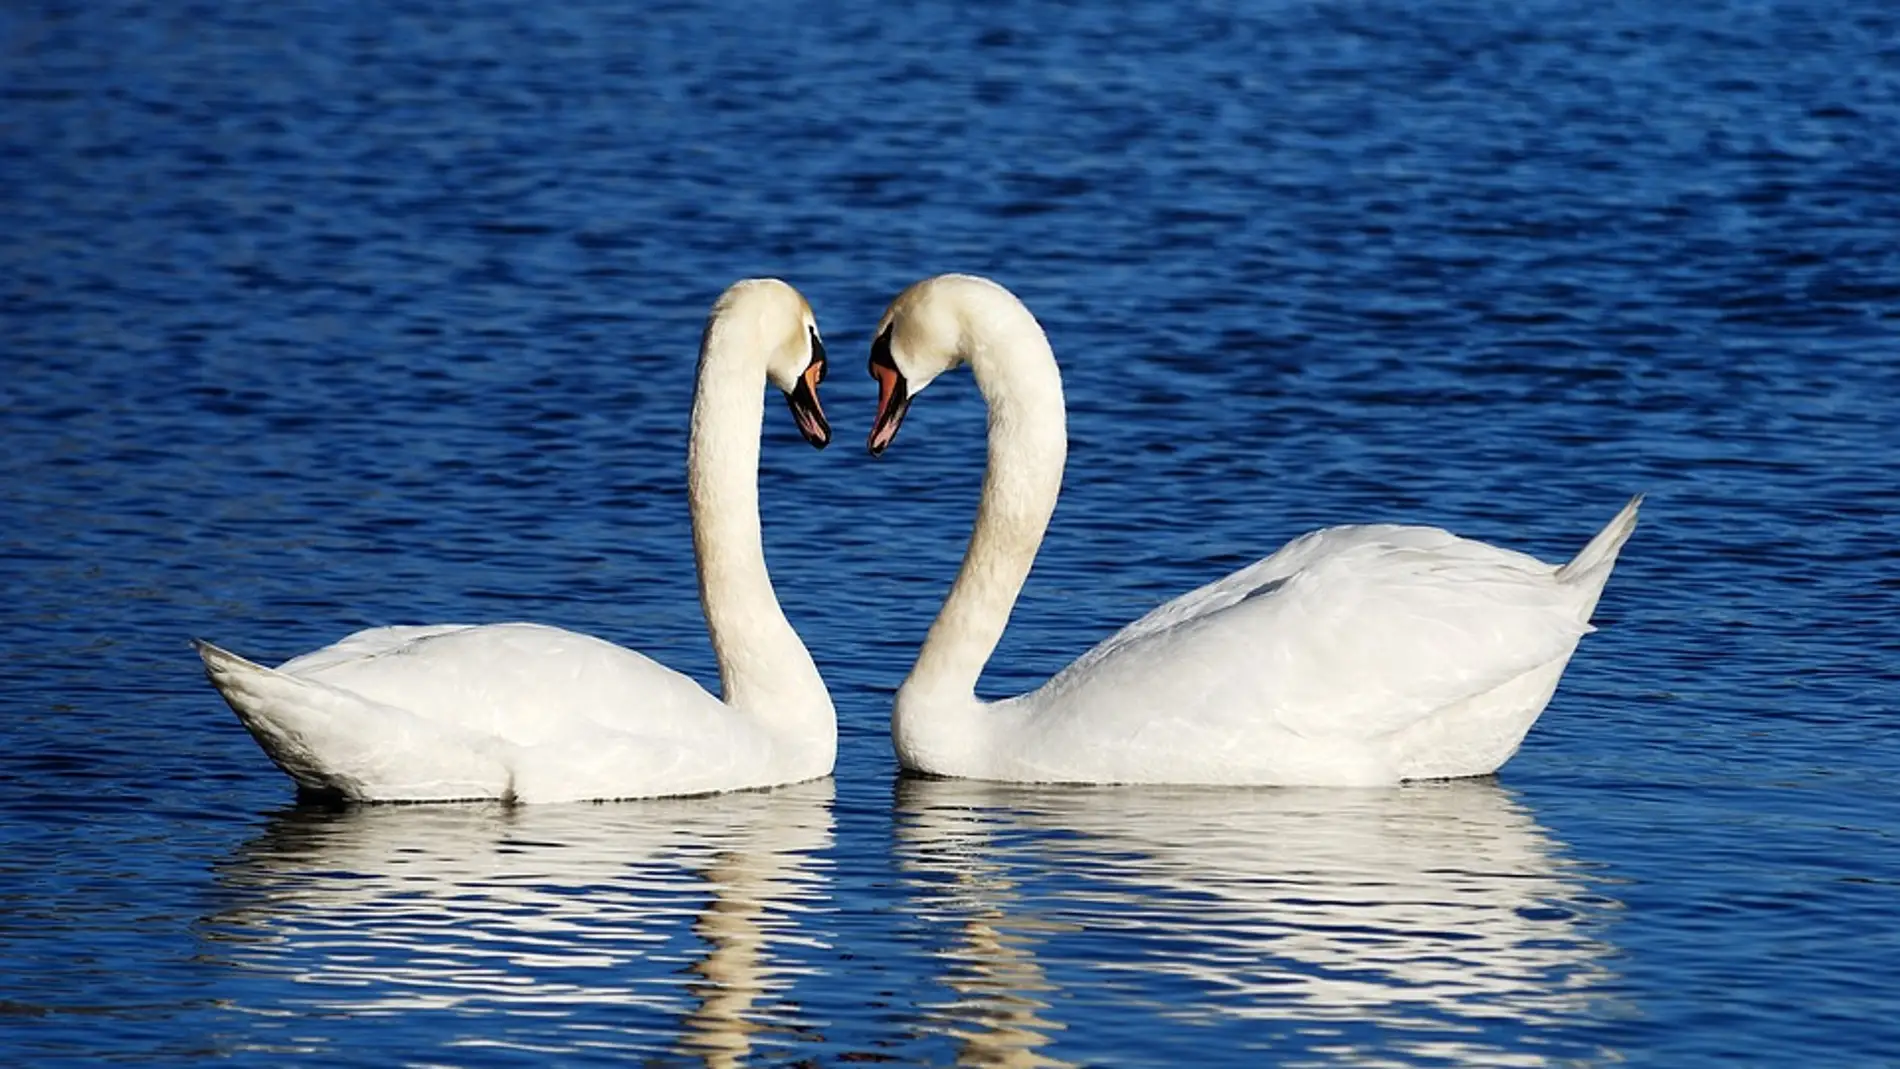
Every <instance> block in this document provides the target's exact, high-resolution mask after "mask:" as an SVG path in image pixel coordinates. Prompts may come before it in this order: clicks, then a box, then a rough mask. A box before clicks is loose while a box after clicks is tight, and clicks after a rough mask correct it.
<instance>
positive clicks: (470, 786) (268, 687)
mask: <svg viewBox="0 0 1900 1069" xmlns="http://www.w3.org/2000/svg"><path fill="white" fill-rule="evenodd" d="M192 646H193V647H194V648H195V649H196V650H197V651H198V656H199V657H200V658H201V659H203V661H204V667H205V676H206V677H207V678H208V679H210V680H211V685H212V686H213V687H216V688H217V690H218V693H219V694H220V695H222V696H223V697H224V701H225V704H227V705H229V706H230V707H231V711H232V712H234V713H236V714H237V718H238V721H239V722H240V723H242V724H243V725H244V728H245V730H246V731H249V732H250V733H251V738H253V739H255V740H257V745H258V746H259V747H260V748H261V749H262V750H263V751H264V753H265V755H266V756H268V757H269V758H270V759H271V761H272V762H273V763H274V764H276V765H277V767H278V768H281V769H283V770H284V773H285V774H286V775H288V776H289V777H290V778H291V779H293V780H295V781H297V785H298V786H299V787H302V788H304V789H305V790H308V791H314V792H316V793H319V794H326V795H334V796H341V797H343V798H346V799H349V800H351V801H359V802H369V801H437V800H451V799H458V798H494V797H503V798H506V797H510V796H511V794H512V788H511V778H512V777H511V775H510V773H509V772H508V770H507V769H506V768H505V767H503V766H502V764H501V763H500V762H499V761H497V760H496V758H495V757H494V756H493V755H491V754H487V753H483V752H480V751H479V749H477V748H476V747H473V746H470V745H467V740H460V739H451V738H448V737H445V736H444V735H443V734H442V733H441V731H440V730H439V728H437V727H434V726H431V725H427V724H424V723H423V722H421V721H420V720H419V719H418V718H417V717H416V716H414V715H413V714H411V713H408V712H405V711H404V710H401V709H398V708H395V707H394V706H389V705H385V704H383V703H381V702H377V701H372V700H370V699H369V698H366V697H364V696H362V695H359V694H355V693H353V692H351V691H348V690H344V689H343V688H341V687H335V686H331V685H330V684H328V683H324V682H322V681H320V680H315V679H306V678H303V677H301V676H297V675H293V674H291V673H289V672H284V671H281V670H279V669H276V668H266V667H265V666H263V665H261V664H258V663H256V662H254V661H250V660H247V659H245V658H243V657H240V656H238V655H237V654H235V653H232V652H231V651H229V650H226V649H223V648H220V647H218V646H214V645H212V644H211V643H209V642H205V641H203V640H198V639H194V640H193V641H192ZM405 754H406V755H408V759H407V760H406V761H392V756H396V757H399V756H401V755H405ZM417 754H427V755H428V758H427V759H426V760H423V761H421V762H420V763H418V762H417V760H416V759H415V755H417Z"/></svg>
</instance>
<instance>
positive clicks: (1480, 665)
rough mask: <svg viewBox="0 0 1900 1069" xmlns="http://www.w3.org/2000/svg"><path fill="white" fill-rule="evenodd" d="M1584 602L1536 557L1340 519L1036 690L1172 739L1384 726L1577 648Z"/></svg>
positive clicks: (1076, 721)
mask: <svg viewBox="0 0 1900 1069" xmlns="http://www.w3.org/2000/svg"><path fill="white" fill-rule="evenodd" d="M1579 609H1580V606H1579V603H1578V599H1577V596H1576V594H1575V592H1574V591H1572V590H1570V589H1569V588H1566V587H1564V586H1563V585H1561V584H1559V583H1558V582H1557V580H1556V578H1555V569H1554V568H1552V567H1551V566H1550V565H1547V564H1544V563H1542V562H1540V561H1538V560H1536V559H1535V558H1533V557H1528V556H1525V555H1523V554H1520V553H1513V552H1510V551H1507V550H1501V549H1498V548H1496V547H1494V546H1488V545H1485V544H1483V543H1479V542H1472V541H1468V540H1465V539H1461V538H1458V537H1456V536H1454V535H1452V534H1450V533H1449V532H1446V531H1442V530H1438V529H1435V528H1422V527H1393V526H1376V527H1335V528H1329V529H1326V530H1322V531H1316V532H1313V533H1312V534H1309V535H1306V536H1304V537H1302V538H1299V539H1297V540H1295V541H1293V542H1291V543H1289V544H1288V545H1287V546H1286V547H1285V548H1283V549H1281V550H1280V551H1279V552H1277V553H1275V554H1274V555H1273V556H1271V557H1268V558H1266V559H1265V560H1262V561H1260V562H1258V563H1256V564H1253V565H1250V566H1249V567H1247V568H1243V569H1241V570H1240V571H1237V572H1235V573H1233V574H1232V575H1229V576H1228V577H1226V578H1224V579H1221V580H1219V581H1217V582H1215V583H1212V584H1209V585H1208V586H1205V587H1202V588H1201V589H1199V590H1196V591H1193V592H1192V593H1189V594H1187V595H1184V596H1182V597H1180V598H1177V599H1175V600H1174V601H1171V602H1169V603H1167V604H1165V605H1163V606H1161V607H1159V608H1157V609H1155V610H1154V611H1153V612H1150V613H1149V614H1147V615H1146V616H1144V617H1142V618H1141V619H1139V620H1137V621H1135V622H1134V623H1132V624H1130V625H1129V626H1128V627H1126V628H1124V629H1122V631H1120V632H1119V633H1117V634H1115V635H1114V636H1112V637H1110V638H1109V639H1108V640H1106V641H1104V642H1103V643H1102V644H1101V645H1099V646H1097V647H1096V648H1095V649H1093V650H1091V651H1089V652H1088V653H1087V654H1085V655H1083V657H1081V658H1080V659H1079V660H1077V661H1076V662H1075V664H1073V665H1071V666H1070V667H1069V668H1068V669H1065V670H1064V671H1063V672H1062V673H1061V674H1060V675H1058V676H1056V677H1055V678H1054V679H1052V680H1050V681H1049V683H1048V684H1047V685H1046V686H1045V687H1044V688H1043V689H1042V690H1041V691H1038V692H1037V693H1036V694H1034V695H1031V696H1027V697H1026V699H1025V701H1026V702H1027V703H1030V704H1033V705H1039V706H1041V709H1040V711H1039V712H1038V713H1037V714H1036V715H1037V717H1038V718H1039V719H1040V718H1043V717H1048V718H1049V724H1048V725H1047V727H1046V728H1045V729H1044V730H1052V731H1061V730H1062V728H1060V727H1058V725H1060V724H1064V722H1067V725H1069V726H1070V727H1071V728H1072V730H1073V732H1074V733H1075V734H1078V735H1088V736H1092V737H1094V738H1095V739H1096V740H1097V741H1098V742H1100V741H1105V740H1104V739H1103V736H1104V734H1106V735H1108V736H1117V737H1121V738H1122V739H1123V741H1126V739H1127V738H1128V737H1129V736H1131V735H1135V734H1139V735H1141V736H1143V737H1144V744H1145V745H1152V746H1157V747H1160V748H1162V749H1163V750H1168V749H1172V748H1173V744H1171V743H1170V741H1169V740H1170V739H1172V738H1178V739H1181V740H1182V742H1181V743H1180V745H1181V746H1188V745H1205V741H1204V740H1205V739H1206V738H1207V737H1209V735H1210V733H1213V734H1220V735H1222V737H1225V738H1228V739H1230V740H1231V739H1234V738H1242V739H1244V738H1246V737H1247V735H1248V729H1249V728H1252V729H1254V730H1257V731H1261V732H1265V731H1269V730H1278V731H1281V732H1286V733H1291V734H1293V735H1297V736H1301V737H1306V738H1325V737H1336V738H1341V739H1370V738H1376V737H1379V736H1383V735H1387V734H1390V733H1392V732H1395V731H1398V730H1400V729H1402V728H1404V727H1406V726H1407V725H1409V724H1411V723H1413V722H1415V721H1416V720H1418V719H1420V718H1422V717H1424V716H1427V715H1429V714H1430V713H1432V712H1433V711H1435V710H1437V709H1441V708H1444V707H1445V706H1448V705H1450V704H1452V703H1455V702H1457V701H1460V700H1462V699H1464V698H1467V697H1471V696H1473V695H1476V694H1480V693H1483V692H1485V691H1487V690H1490V689H1492V688H1494V687H1496V686H1498V685H1500V684H1502V683H1504V682H1506V681H1508V680H1510V679H1513V678H1516V677H1517V676H1520V675H1522V674H1523V673H1525V672H1527V671H1529V670H1531V669H1532V668H1535V667H1537V666H1539V665H1542V664H1545V663H1548V662H1550V661H1551V660H1553V659H1557V658H1560V657H1563V656H1566V655H1567V654H1568V652H1569V651H1570V649H1571V648H1572V647H1574V645H1575V644H1576V641H1577V639H1578V637H1579V636H1580V635H1582V634H1583V633H1584V632H1586V631H1587V630H1589V628H1588V625H1587V624H1585V623H1584V622H1583V621H1582V619H1581V614H1580V611H1579ZM1111 725H1113V726H1111ZM1236 732H1238V735H1237V734H1236ZM1190 740H1197V741H1193V742H1190ZM1157 756H1158V755H1157Z"/></svg>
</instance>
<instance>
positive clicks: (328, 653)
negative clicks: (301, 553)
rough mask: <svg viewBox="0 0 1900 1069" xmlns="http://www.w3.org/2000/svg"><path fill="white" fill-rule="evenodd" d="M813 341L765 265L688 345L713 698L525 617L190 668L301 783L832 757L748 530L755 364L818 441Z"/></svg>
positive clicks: (613, 772)
mask: <svg viewBox="0 0 1900 1069" xmlns="http://www.w3.org/2000/svg"><path fill="white" fill-rule="evenodd" d="M823 374H824V349H823V346H822V344H821V343H820V342H819V340H818V333H817V327H816V324H815V323H814V321H813V320H812V316H811V310H810V307H809V306H808V305H807V304H806V303H805V300H804V298H803V297H801V296H800V295H799V294H798V293H797V291H796V290H793V289H792V288H791V287H790V286H787V285H785V284H784V283H782V282H778V281H776V280H748V281H745V282H740V283H737V284H735V285H734V286H733V287H732V288H730V289H728V290H727V291H726V293H725V294H724V295H723V296H722V297H721V298H720V300H719V302H718V303H717V304H716V305H714V308H713V312H712V315H711V317H710V318H709V319H708V322H707V327H706V333H705V337H704V339H703V341H702V343H701V347H700V363H699V373H698V377H697V385H696V387H695V395H694V409H693V421H692V431H691V442H690V446H689V451H688V456H689V459H688V495H689V504H690V507H691V510H692V514H693V528H694V536H695V537H694V542H695V548H696V551H697V558H698V564H699V569H700V595H701V602H702V604H703V606H704V608H705V610H706V616H707V623H708V627H709V629H710V630H711V632H712V639H713V650H714V653H715V654H716V655H717V656H718V658H719V664H720V677H721V681H722V686H721V690H722V693H723V698H724V700H722V699H721V698H719V697H715V696H713V695H712V694H710V693H708V692H707V691H706V690H705V688H703V687H701V686H700V685H699V684H698V683H695V682H694V681H693V680H692V679H690V678H688V677H687V676H685V675H682V674H681V673H679V672H676V671H673V670H672V669H670V668H667V667H666V666H664V665H662V664H660V663H658V662H656V661H654V660H653V659H651V658H649V657H647V656H645V655H643V654H640V653H636V652H634V651H632V650H628V649H624V648H622V647H619V646H616V645H614V644H613V643H610V642H607V641H604V640H602V639H598V638H594V637H593V636H591V635H584V634H578V633H576V632H572V631H564V630H561V629H559V628H555V627H547V626H543V625H540V624H529V623H507V624H488V625H481V626H470V625H461V624H437V625H429V626H417V627H378V628H371V629H369V630H365V631H359V632H357V633H355V634H353V635H350V636H349V637H347V638H345V639H343V640H342V641H340V642H337V643H335V644H334V645H331V646H327V647H325V648H323V649H320V650H316V651H315V652H312V653H306V654H304V655H303V656H301V657H297V658H294V659H292V660H290V661H288V662H286V663H285V664H283V665H281V666H280V667H278V668H274V669H273V668H266V667H264V666H262V665H258V664H254V663H252V662H250V661H248V660H245V659H244V658H242V657H239V656H237V655H236V654H233V653H229V652H227V651H225V650H222V649H219V648H218V647H216V646H213V645H211V644H209V643H205V642H199V643H197V644H196V645H197V647H198V651H199V653H200V655H201V656H202V657H203V659H204V664H205V671H206V674H207V675H208V676H209V677H210V679H211V682H212V684H213V685H214V686H216V687H217V689H218V692H219V693H220V694H222V695H223V696H224V698H225V701H226V702H227V703H228V704H229V705H230V706H231V708H232V709H233V710H234V711H235V712H236V713H237V715H238V719H239V720H241V721H242V722H243V724H244V726H245V727H246V728H248V729H249V730H250V732H251V735H252V736H253V737H254V738H255V739H256V740H257V742H258V745H260V746H261V747H263V749H264V752H265V753H266V754H268V755H269V756H270V758H271V759H272V760H273V761H275V762H276V763H277V765H278V766H279V767H280V768H282V769H283V770H284V771H285V772H286V773H288V774H289V775H290V776H291V778H292V779H294V780H296V781H297V783H298V784H299V785H301V786H302V787H304V788H307V789H310V790H314V791H319V792H323V793H328V794H334V795H339V796H341V797H344V798H348V799H352V800H357V801H407V802H415V801H444V800H453V799H472V798H498V799H506V800H509V801H515V802H556V801H575V800H583V799H609V798H635V797H655V796H664V795H686V794H705V793H711V792H717V791H729V790H738V789H744V788H751V787H766V786H773V785H776V784H783V783H792V782H798V781H802V780H809V779H814V778H817V777H820V776H824V775H827V774H829V773H830V772H831V768H832V763H833V759H834V757H835V755H836V751H837V722H836V717H835V715H834V713H833V709H832V704H831V698H830V696H829V694H828V693H827V692H826V689H825V685H824V681H823V680H822V679H820V678H819V676H818V670H817V668H816V667H815V666H814V665H813V663H812V660H811V657H810V655H809V654H808V653H807V652H806V650H805V647H804V645H803V643H801V642H800V641H799V639H798V635H797V633H796V632H795V631H793V630H792V627H791V625H790V623H788V622H787V621H786V619H785V615H784V613H783V611H782V610H781V609H780V608H779V604H778V600H777V598H776V596H775V595H774V594H773V592H772V587H771V581H770V578H769V577H768V576H767V574H766V570H765V558H764V549H763V545H762V539H761V534H760V531H759V512H758V488H757V477H758V447H759V432H760V424H761V420H762V418H763V411H764V400H763V393H764V386H765V383H766V381H767V380H768V378H769V379H770V380H771V381H772V382H773V383H775V384H776V385H778V386H779V387H780V388H781V389H783V390H785V391H786V392H787V393H788V395H790V396H791V397H792V399H793V411H794V414H795V415H796V416H797V417H798V420H799V423H800V426H801V429H804V430H805V432H806V436H807V438H809V439H810V440H812V441H813V443H814V444H818V445H822V444H823V443H824V441H825V440H826V438H827V437H828V434H829V431H828V429H827V428H825V426H824V420H823V414H822V412H821V411H820V410H819V409H818V407H817V400H816V394H815V393H814V392H813V391H815V389H816V385H817V380H818V379H819V378H822V376H823Z"/></svg>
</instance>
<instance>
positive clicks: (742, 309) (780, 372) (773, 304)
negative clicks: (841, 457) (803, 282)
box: [707, 278, 831, 449]
mask: <svg viewBox="0 0 1900 1069" xmlns="http://www.w3.org/2000/svg"><path fill="white" fill-rule="evenodd" d="M715 325H717V326H720V327H722V328H729V329H732V330H733V331H734V334H735V336H734V337H733V339H732V340H733V342H734V344H735V346H736V347H737V348H738V349H739V350H740V351H742V352H745V353H748V354H756V355H757V356H759V357H761V358H762V359H763V360H764V361H765V377H766V378H767V379H768V380H769V381H770V382H771V383H772V385H774V386H777V387H778V388H779V389H780V390H781V391H782V392H783V393H784V394H785V400H786V403H787V404H789V405H790V406H791V409H792V419H793V421H794V422H796V423H797V424H798V432H799V433H800V434H802V435H804V436H805V440H806V441H807V442H810V443H811V444H812V445H813V446H815V447H816V448H819V449H823V448H824V447H825V446H826V445H827V444H828V443H829V442H830V441H831V423H830V422H829V421H827V420H826V419H825V410H824V407H823V406H822V405H820V404H819V403H818V384H819V383H821V382H824V381H825V371H826V364H825V342H824V339H823V338H822V337H821V336H820V335H819V333H818V318H817V316H815V315H813V314H812V310H811V304H810V303H809V302H807V301H806V300H805V297H804V295H803V294H801V293H799V292H798V291H797V290H796V289H794V288H792V286H791V285H790V284H788V283H785V282H781V281H779V280H778V279H776V278H748V279H742V280H740V281H738V282H735V283H733V284H732V285H731V286H729V287H727V288H726V292H724V293H722V294H720V296H719V300H718V302H717V303H715V304H714V305H713V311H712V317H711V319H710V320H709V321H708V326H707V336H708V337H709V338H710V337H711V334H712V328H713V326H715Z"/></svg>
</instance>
